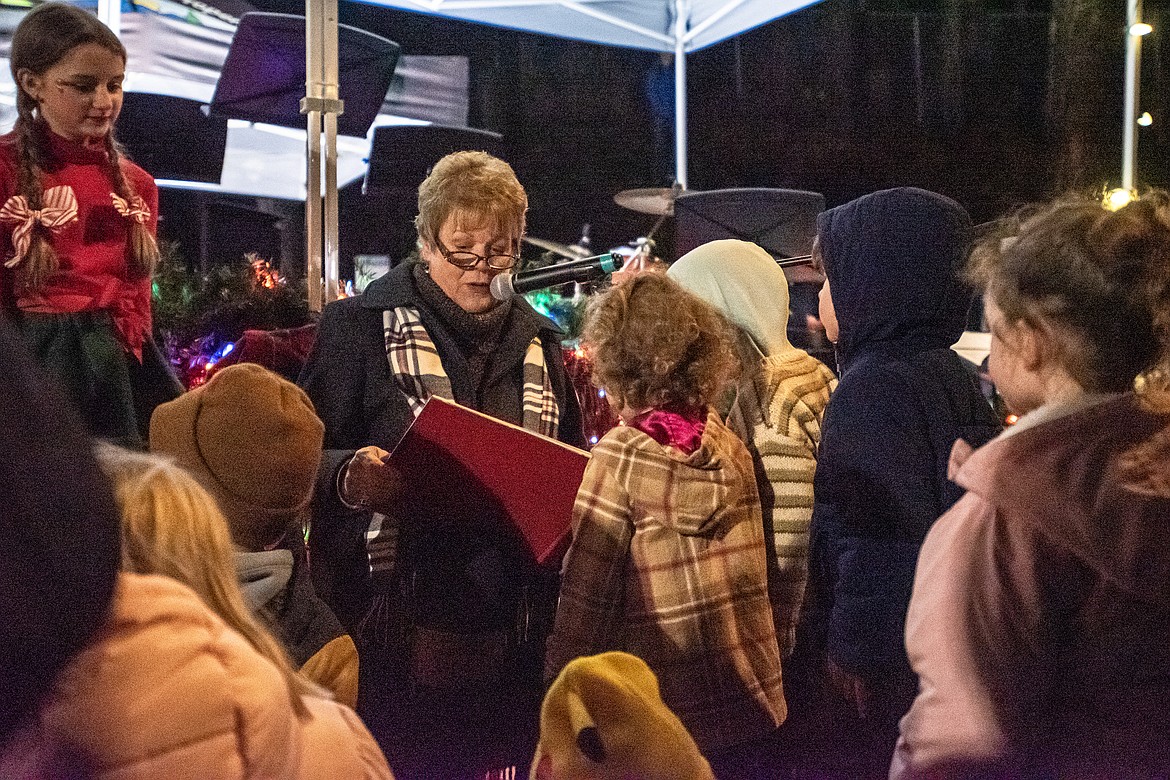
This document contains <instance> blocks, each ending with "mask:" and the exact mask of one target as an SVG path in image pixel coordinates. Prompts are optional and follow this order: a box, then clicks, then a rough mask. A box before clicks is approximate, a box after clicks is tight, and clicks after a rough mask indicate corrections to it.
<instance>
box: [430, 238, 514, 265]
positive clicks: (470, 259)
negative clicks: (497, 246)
mask: <svg viewBox="0 0 1170 780" xmlns="http://www.w3.org/2000/svg"><path fill="white" fill-rule="evenodd" d="M435 244H436V245H437V246H438V247H439V254H441V255H442V256H443V259H444V260H446V261H447V262H448V263H450V264H451V265H453V266H455V267H456V268H462V269H463V270H464V271H469V270H471V269H472V268H475V266H476V265H477V264H478V263H479V261H480V260H482V261H484V262H485V263H487V267H488V268H491V269H492V270H495V271H506V270H508V269H509V268H511V267H512V266H514V265H516V263H518V262H520V258H519V256H517V255H487V256H486V257H485V256H483V255H477V254H476V253H475V252H451V251H450V250H448V249H447V247H445V246H443V242H442V241H438V240H436V241H435Z"/></svg>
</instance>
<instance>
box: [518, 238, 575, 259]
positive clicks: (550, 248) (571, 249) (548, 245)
mask: <svg viewBox="0 0 1170 780" xmlns="http://www.w3.org/2000/svg"><path fill="white" fill-rule="evenodd" d="M524 243H526V244H532V245H533V246H536V247H540V248H541V249H543V250H545V251H546V252H552V253H553V254H554V255H560V256H561V257H567V258H569V259H570V260H576V259H578V258H581V257H588V256H589V250H587V249H582V248H581V247H579V246H569V245H568V244H558V243H557V242H556V241H546V240H545V239H543V238H535V237H533V236H524Z"/></svg>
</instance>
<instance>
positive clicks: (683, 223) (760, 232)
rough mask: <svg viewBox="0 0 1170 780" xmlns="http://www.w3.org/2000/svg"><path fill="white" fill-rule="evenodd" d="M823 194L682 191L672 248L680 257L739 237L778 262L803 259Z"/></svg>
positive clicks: (814, 230) (677, 202)
mask: <svg viewBox="0 0 1170 780" xmlns="http://www.w3.org/2000/svg"><path fill="white" fill-rule="evenodd" d="M824 210H825V196H824V195H821V194H820V193H819V192H806V191H805V190H781V189H770V188H763V187H757V188H745V189H729V190H710V191H708V192H682V193H679V195H678V197H677V198H675V201H674V217H675V247H676V250H677V252H678V254H679V255H680V256H681V255H683V254H684V253H686V252H689V251H691V250H692V249H694V248H695V247H697V246H699V245H701V244H705V243H707V242H708V241H715V240H717V239H721V238H738V239H741V240H743V241H751V242H752V243H754V244H759V245H760V246H762V247H763V248H764V249H766V250H767V251H768V253H769V254H771V255H772V256H773V257H775V258H776V259H778V260H779V259H783V258H785V257H795V256H797V255H806V254H808V253H809V252H810V251H811V250H812V243H813V239H814V238H815V237H816V234H817V214H819V213H821V212H822V211H824Z"/></svg>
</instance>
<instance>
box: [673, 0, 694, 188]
mask: <svg viewBox="0 0 1170 780" xmlns="http://www.w3.org/2000/svg"><path fill="white" fill-rule="evenodd" d="M689 15H690V10H689V8H688V6H687V0H675V3H674V178H675V181H676V182H677V183H678V186H680V187H682V188H683V189H684V190H685V189H686V188H687V52H686V34H687V21H688V16H689Z"/></svg>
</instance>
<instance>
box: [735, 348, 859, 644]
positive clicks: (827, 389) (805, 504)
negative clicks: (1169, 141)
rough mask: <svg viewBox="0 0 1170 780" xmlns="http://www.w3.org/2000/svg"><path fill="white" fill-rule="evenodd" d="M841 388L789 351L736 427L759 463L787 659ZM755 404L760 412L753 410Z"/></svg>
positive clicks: (740, 406)
mask: <svg viewBox="0 0 1170 780" xmlns="http://www.w3.org/2000/svg"><path fill="white" fill-rule="evenodd" d="M836 386H837V379H836V377H834V376H833V372H832V371H830V370H829V369H828V368H826V367H825V365H824V364H823V363H821V362H820V361H819V360H817V359H816V358H813V357H810V356H809V355H808V354H807V353H806V352H804V351H803V350H798V349H792V350H787V351H785V352H783V353H781V354H780V355H778V356H775V357H766V358H764V359H763V361H762V363H761V367H760V372H759V374H758V376H757V377H756V381H755V388H754V389H755V395H756V397H755V398H752V399H750V401H749V402H748V403H743V402H742V400H743V393H742V391H741V401H740V402H737V405H736V406H737V409H733V410H732V414H731V418H732V419H731V420H730V421H729V422H731V424H732V427H733V428H735V429H736V430H737V432H739V433H740V434H741V435H744V437H745V440H746V441H747V442H748V449H749V450H750V451H751V453H752V460H753V461H754V464H755V469H756V482H757V485H758V487H759V490H760V503H761V504H762V508H763V513H764V529H765V534H766V538H767V546H768V597H769V600H770V601H771V603H772V619H773V622H774V623H775V625H776V637H777V640H778V641H779V642H780V653H781V655H782V656H783V657H787V656H788V655H789V654H790V653H791V652H792V648H793V646H794V645H795V644H796V623H797V620H798V619H799V617H800V606H801V603H802V601H803V600H804V590H805V585H806V583H807V582H808V543H809V526H810V524H811V522H812V507H813V475H814V473H815V472H816V466H817V447H818V446H819V445H820V441H821V418H822V417H823V416H824V413H825V406H826V405H827V404H828V402H829V394H830V393H831V392H832V391H833V389H834V388H836ZM753 405H758V408H759V409H760V412H755V411H754V410H751V406H753ZM737 416H738V418H739V419H738V420H736V419H734V418H736V417H737ZM753 420H754V421H755V424H754V425H753V424H751V421H753Z"/></svg>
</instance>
